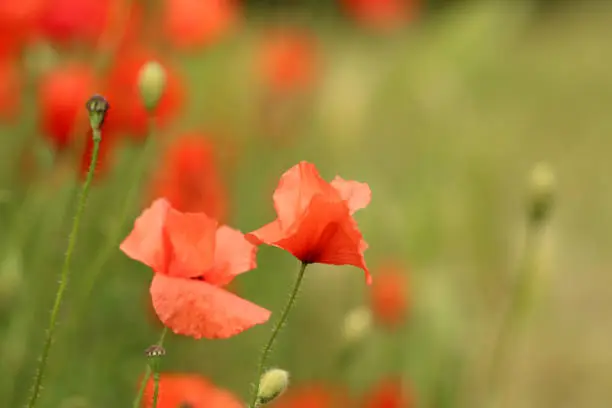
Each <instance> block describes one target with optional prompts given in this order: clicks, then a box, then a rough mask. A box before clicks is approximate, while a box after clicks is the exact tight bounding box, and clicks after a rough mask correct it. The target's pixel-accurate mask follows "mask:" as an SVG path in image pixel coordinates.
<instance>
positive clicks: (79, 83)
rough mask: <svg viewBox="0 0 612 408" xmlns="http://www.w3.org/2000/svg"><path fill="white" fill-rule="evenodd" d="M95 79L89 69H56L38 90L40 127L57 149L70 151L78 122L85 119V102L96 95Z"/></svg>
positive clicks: (85, 67) (71, 67) (83, 67)
mask: <svg viewBox="0 0 612 408" xmlns="http://www.w3.org/2000/svg"><path fill="white" fill-rule="evenodd" d="M94 87H95V76H94V73H93V70H92V69H91V68H90V67H88V66H87V65H79V64H73V65H67V66H61V67H57V68H55V69H53V70H51V71H49V72H48V73H47V74H45V75H44V76H43V77H42V78H41V82H40V87H39V89H38V106H39V110H40V120H41V123H40V126H41V129H42V132H43V135H44V136H45V137H46V138H47V139H48V140H49V142H50V143H51V144H52V145H53V146H54V147H55V148H56V149H63V148H66V147H68V145H69V144H70V142H71V141H72V140H71V138H72V137H73V130H74V127H75V124H76V123H77V120H79V119H85V117H86V116H87V112H86V111H85V109H84V108H83V107H84V105H85V102H87V100H88V99H89V97H90V96H91V94H92V93H93V91H94Z"/></svg>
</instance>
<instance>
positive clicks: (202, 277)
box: [121, 162, 371, 338]
mask: <svg viewBox="0 0 612 408" xmlns="http://www.w3.org/2000/svg"><path fill="white" fill-rule="evenodd" d="M370 196H371V191H370V189H369V187H368V186H367V184H365V183H359V182H355V181H345V180H343V179H341V178H339V177H337V178H336V179H335V180H334V181H332V182H331V183H328V182H326V181H325V180H323V179H322V178H321V176H320V175H319V173H318V171H317V169H316V167H315V166H314V165H313V164H311V163H308V162H301V163H299V164H298V165H296V166H294V167H292V168H291V169H289V170H288V171H287V172H286V173H285V174H283V176H282V177H281V180H280V183H279V185H278V187H277V189H276V191H275V192H274V196H273V198H274V204H275V207H276V211H277V215H278V218H277V219H276V220H275V221H273V222H272V223H270V224H267V225H265V226H263V227H262V228H260V229H258V230H256V231H254V232H251V233H249V234H247V235H246V236H245V235H243V234H242V233H241V232H239V231H237V230H235V229H232V228H230V227H228V226H224V225H222V226H219V224H218V222H217V221H216V220H215V219H213V218H211V217H209V216H208V215H207V214H205V213H203V212H197V213H195V212H194V213H190V212H182V211H179V210H178V209H176V208H173V207H172V205H171V204H170V202H169V201H168V200H167V199H165V198H159V199H157V200H155V201H154V202H153V204H152V205H151V207H150V208H148V209H147V210H145V211H144V212H143V213H142V214H141V215H140V217H139V218H138V219H137V220H136V222H135V224H134V229H133V230H132V232H131V233H130V234H129V236H128V237H127V238H126V239H125V240H124V241H123V243H122V244H121V250H122V251H123V252H124V253H125V254H126V255H128V256H129V257H131V258H133V259H135V260H138V261H140V262H142V263H144V264H145V265H147V266H148V267H150V268H151V269H152V270H153V272H154V277H153V281H152V283H151V288H150V293H151V299H152V303H153V308H154V309H155V312H156V314H157V316H158V317H159V319H160V320H161V321H162V322H163V323H164V324H165V325H166V326H167V327H169V328H171V329H172V330H173V331H174V332H175V333H177V334H182V335H186V336H191V337H194V338H202V337H206V338H227V337H230V336H233V335H236V334H238V333H240V332H242V331H244V330H246V329H248V328H250V327H253V326H254V325H257V324H262V323H265V322H266V321H267V320H268V318H269V316H270V312H269V311H267V310H265V309H263V308H261V307H259V306H257V305H255V304H253V303H251V302H248V301H246V300H244V299H242V298H240V297H238V296H236V295H234V294H232V293H230V292H228V291H226V290H224V289H223V286H225V285H227V284H229V283H230V282H231V281H232V280H233V279H234V278H235V277H236V276H238V275H239V274H242V273H244V272H247V271H249V270H252V269H254V268H255V266H256V260H255V256H256V250H257V249H256V246H257V245H260V244H264V243H265V244H268V245H272V246H276V247H279V248H282V249H285V250H286V251H288V252H290V253H291V254H293V255H294V256H295V257H296V258H298V259H299V260H300V261H301V262H302V263H304V264H310V263H323V264H332V265H354V266H357V267H359V268H361V269H363V270H364V271H365V273H366V279H367V280H368V282H369V281H370V280H371V278H370V275H369V272H368V269H367V267H366V264H365V260H364V257H363V252H364V251H365V249H366V248H367V244H366V243H365V241H364V239H363V237H362V235H361V233H360V232H359V230H358V228H357V223H356V222H355V220H354V218H353V213H354V212H355V211H357V210H358V209H360V208H364V207H365V206H367V205H368V203H369V201H370Z"/></svg>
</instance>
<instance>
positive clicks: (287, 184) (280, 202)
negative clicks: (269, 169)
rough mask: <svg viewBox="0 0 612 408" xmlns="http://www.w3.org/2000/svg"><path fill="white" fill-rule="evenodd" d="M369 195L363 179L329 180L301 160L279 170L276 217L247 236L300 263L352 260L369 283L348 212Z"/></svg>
mask: <svg viewBox="0 0 612 408" xmlns="http://www.w3.org/2000/svg"><path fill="white" fill-rule="evenodd" d="M371 195H372V194H371V191H370V187H368V185H367V184H366V183H359V182H356V181H346V180H343V179H342V178H340V177H336V178H335V179H334V180H333V181H332V182H331V183H328V182H326V181H325V180H323V179H322V178H321V176H320V175H319V172H318V171H317V169H316V167H315V166H314V165H313V164H311V163H307V162H300V163H299V164H297V165H296V166H293V167H292V168H291V169H289V170H288V171H287V172H285V174H283V176H282V177H281V180H280V182H279V184H278V187H277V188H276V191H275V192H274V195H273V200H274V207H275V209H276V214H277V217H278V218H277V219H276V220H275V221H273V222H271V223H269V224H267V225H265V226H263V227H262V228H260V229H258V230H257V231H254V232H252V233H249V234H247V235H246V238H247V239H248V240H249V241H250V242H252V243H254V244H256V245H260V244H262V243H263V244H267V245H272V246H276V247H278V248H282V249H284V250H286V251H288V252H290V253H291V254H293V256H295V257H296V258H298V259H299V260H300V261H302V262H304V263H322V264H330V265H354V266H356V267H358V268H361V269H363V270H364V272H365V274H366V280H367V281H368V283H370V281H371V278H370V273H369V271H368V268H367V266H366V264H365V260H364V258H363V252H364V251H365V250H366V249H367V243H366V242H365V241H364V239H363V237H362V235H361V232H359V229H358V228H357V223H356V222H355V220H354V219H353V213H355V211H357V210H359V209H361V208H365V207H366V206H367V205H368V204H369V202H370V198H371Z"/></svg>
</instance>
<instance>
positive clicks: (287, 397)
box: [272, 384, 351, 408]
mask: <svg viewBox="0 0 612 408" xmlns="http://www.w3.org/2000/svg"><path fill="white" fill-rule="evenodd" d="M350 406H351V405H350V403H349V398H348V396H347V393H346V392H345V391H344V390H342V389H337V388H333V387H331V386H329V385H325V384H309V385H306V386H301V387H300V386H298V387H296V388H289V390H288V391H287V393H286V394H284V395H283V396H281V397H280V398H279V400H278V402H276V403H274V404H272V407H273V408H339V407H350Z"/></svg>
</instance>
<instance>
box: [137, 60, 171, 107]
mask: <svg viewBox="0 0 612 408" xmlns="http://www.w3.org/2000/svg"><path fill="white" fill-rule="evenodd" d="M165 89H166V70H165V69H164V67H162V66H161V64H160V63H159V62H155V61H149V62H147V63H146V64H144V65H143V66H142V68H141V69H140V72H139V74H138V90H139V91H140V98H141V99H142V103H143V104H144V106H145V108H146V110H147V111H149V112H152V111H153V110H155V108H156V107H157V105H158V104H159V101H160V99H161V97H162V95H163V94H164V90H165Z"/></svg>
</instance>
